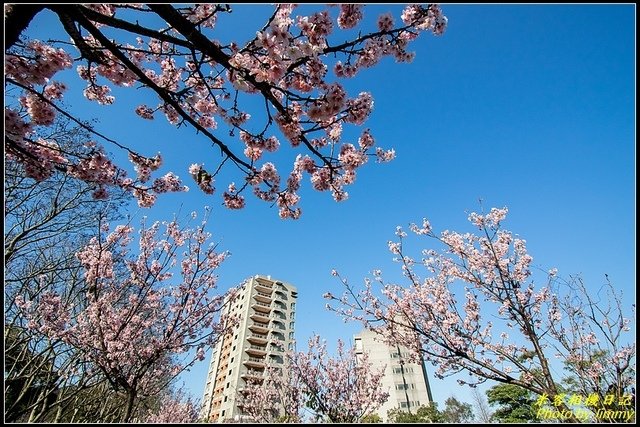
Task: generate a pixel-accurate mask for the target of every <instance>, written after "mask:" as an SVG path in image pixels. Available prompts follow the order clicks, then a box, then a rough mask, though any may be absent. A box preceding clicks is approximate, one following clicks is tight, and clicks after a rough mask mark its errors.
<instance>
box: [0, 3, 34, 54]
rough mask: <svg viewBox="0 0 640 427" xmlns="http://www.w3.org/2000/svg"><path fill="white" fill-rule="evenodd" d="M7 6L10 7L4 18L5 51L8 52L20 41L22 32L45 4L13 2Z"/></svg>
mask: <svg viewBox="0 0 640 427" xmlns="http://www.w3.org/2000/svg"><path fill="white" fill-rule="evenodd" d="M5 8H10V9H9V10H8V12H7V14H6V16H5V18H4V51H5V52H6V51H7V50H9V49H11V48H12V47H13V45H14V44H16V43H17V42H18V40H19V39H20V34H22V32H23V31H24V30H26V29H27V27H28V26H29V24H30V23H31V20H32V19H33V17H34V16H36V15H37V14H38V13H39V12H40V11H41V10H42V9H44V5H40V4H13V5H10V6H5ZM5 10H6V9H5Z"/></svg>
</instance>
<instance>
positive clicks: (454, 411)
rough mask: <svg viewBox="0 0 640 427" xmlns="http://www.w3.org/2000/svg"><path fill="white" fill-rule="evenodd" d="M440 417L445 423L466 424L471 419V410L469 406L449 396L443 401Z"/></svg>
mask: <svg viewBox="0 0 640 427" xmlns="http://www.w3.org/2000/svg"><path fill="white" fill-rule="evenodd" d="M442 417H443V418H444V422H445V423H455V424H460V423H467V422H470V421H471V420H472V419H473V409H472V408H471V405H470V404H468V403H465V402H460V401H459V400H458V399H456V398H455V397H453V396H451V397H449V398H447V400H445V401H444V410H443V411H442Z"/></svg>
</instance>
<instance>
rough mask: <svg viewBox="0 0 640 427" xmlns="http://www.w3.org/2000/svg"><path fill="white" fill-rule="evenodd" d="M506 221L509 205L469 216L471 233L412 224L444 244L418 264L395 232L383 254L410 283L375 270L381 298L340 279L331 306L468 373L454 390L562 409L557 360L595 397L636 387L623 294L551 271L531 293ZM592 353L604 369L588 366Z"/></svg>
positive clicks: (519, 242)
mask: <svg viewBox="0 0 640 427" xmlns="http://www.w3.org/2000/svg"><path fill="white" fill-rule="evenodd" d="M506 215H507V209H506V208H503V209H497V208H493V209H491V211H490V212H489V213H487V214H478V213H471V214H470V215H469V221H470V222H471V224H472V225H473V226H475V227H476V228H477V229H478V230H479V231H480V233H479V234H478V235H476V234H473V233H464V234H462V233H458V232H455V231H444V232H442V233H441V234H440V235H439V236H438V235H436V234H435V233H434V232H433V231H432V228H431V224H430V223H429V222H428V221H427V220H426V219H425V220H424V221H423V224H422V226H418V225H415V224H412V225H411V226H410V229H411V231H412V232H413V233H414V234H415V235H418V236H424V237H427V238H431V239H434V240H435V241H437V242H439V243H440V244H442V246H443V249H442V250H441V251H437V250H434V249H426V250H424V251H422V253H421V255H422V258H421V259H420V260H419V261H416V260H414V258H412V257H410V256H409V255H408V254H406V253H405V251H404V249H403V241H404V239H405V238H406V237H407V234H406V233H405V232H404V231H403V230H402V228H401V227H398V229H397V232H396V234H397V235H398V237H399V239H400V240H399V241H398V242H389V250H390V251H391V252H392V253H393V254H394V255H395V256H396V258H395V259H396V260H397V261H398V262H399V263H400V264H401V265H402V271H403V274H404V276H405V277H406V279H407V280H408V282H409V285H408V286H402V285H398V284H387V283H385V282H384V280H383V278H382V274H381V272H380V271H379V270H376V271H374V280H375V281H376V282H377V283H379V284H380V285H381V287H382V295H381V296H378V295H377V293H376V292H374V290H373V288H372V281H371V280H369V279H367V281H366V288H365V289H364V290H358V289H355V288H353V287H352V286H350V285H349V283H348V282H347V281H346V280H345V279H343V280H342V282H343V284H344V286H345V287H346V288H347V292H346V293H345V294H344V296H343V297H342V298H338V297H334V296H333V295H331V294H328V295H327V297H328V298H329V299H333V300H336V301H339V302H340V305H339V306H337V307H336V306H334V307H331V308H332V309H333V310H335V311H337V312H338V313H341V314H342V315H343V316H345V317H346V318H347V319H356V320H359V321H362V322H363V323H364V325H365V326H366V327H368V328H370V329H372V330H375V331H377V332H378V333H380V334H382V335H383V336H384V337H385V338H386V340H387V342H389V343H391V344H393V345H403V346H406V347H407V348H409V349H411V350H413V353H414V357H416V358H417V357H418V356H419V355H421V356H422V357H424V358H425V360H428V361H431V362H432V363H433V364H435V365H437V366H438V369H437V371H436V375H437V376H439V377H442V376H445V375H450V374H454V373H458V372H462V371H466V372H467V373H469V374H470V376H469V379H468V380H458V381H459V382H460V383H461V384H465V383H468V384H471V385H476V384H479V383H482V382H484V381H486V380H494V381H498V382H500V383H504V384H510V385H514V386H518V387H521V388H523V389H525V390H527V391H529V392H532V393H534V394H536V395H539V396H541V397H545V398H548V399H553V400H554V402H555V399H556V398H558V399H559V401H558V406H559V408H560V409H563V410H567V411H569V406H568V402H567V401H566V400H564V398H565V397H566V396H564V394H563V393H562V390H561V389H560V388H559V386H558V385H559V384H560V383H561V380H562V378H563V376H562V374H559V373H558V371H554V370H552V368H551V366H552V363H553V361H554V360H556V359H558V358H559V359H560V360H561V361H567V362H569V363H570V367H571V369H572V370H573V371H574V372H575V374H576V375H577V376H578V377H580V378H581V379H584V381H585V382H589V383H593V382H594V381H595V382H601V383H602V384H603V385H601V386H599V387H600V388H599V390H607V389H609V387H604V388H603V386H604V385H606V384H609V385H610V386H611V385H613V386H615V387H617V388H616V390H623V389H625V388H626V387H629V386H630V385H631V384H633V383H635V339H634V338H633V337H626V336H625V334H626V333H627V332H629V331H630V322H631V319H630V318H629V317H627V316H626V315H625V309H624V307H623V304H622V299H621V295H620V294H619V293H617V292H615V291H614V289H613V287H612V285H611V284H610V283H609V282H607V283H606V284H605V286H604V287H603V289H601V291H600V292H598V293H595V292H589V291H588V290H587V289H586V287H585V286H584V285H583V284H582V282H581V281H580V280H579V279H577V278H571V279H569V280H562V279H560V278H558V276H557V270H556V269H552V270H550V271H549V272H548V274H546V286H543V287H542V288H539V289H537V290H536V288H535V286H534V284H533V277H532V273H531V269H530V266H531V263H532V260H533V258H532V256H531V255H529V253H528V252H527V248H526V242H525V240H523V239H522V238H520V237H517V236H514V235H513V233H511V232H509V231H507V230H503V229H502V227H501V224H502V222H503V221H504V219H505V217H506ZM420 268H423V269H424V270H425V271H426V273H427V276H426V277H424V278H422V277H421V276H420V272H419V269H420ZM335 274H336V275H337V272H336V273H335ZM461 294H463V295H464V298H460V295H461ZM591 295H599V298H600V299H596V298H594V297H592V296H591ZM605 297H608V298H605ZM516 343H517V344H516ZM596 355H598V358H602V359H601V360H602V362H599V361H598V362H599V363H592V362H594V361H595V359H594V357H595V356H596ZM601 398H604V396H601ZM590 408H591V409H592V410H594V411H595V410H596V408H595V407H590Z"/></svg>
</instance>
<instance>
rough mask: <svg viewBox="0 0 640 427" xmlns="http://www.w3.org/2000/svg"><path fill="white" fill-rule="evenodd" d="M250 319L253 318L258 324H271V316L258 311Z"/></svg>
mask: <svg viewBox="0 0 640 427" xmlns="http://www.w3.org/2000/svg"><path fill="white" fill-rule="evenodd" d="M249 317H251V319H252V320H255V321H256V322H260V323H269V316H268V315H266V314H264V313H260V312H258V311H256V312H255V313H252V314H251V315H250V316H249Z"/></svg>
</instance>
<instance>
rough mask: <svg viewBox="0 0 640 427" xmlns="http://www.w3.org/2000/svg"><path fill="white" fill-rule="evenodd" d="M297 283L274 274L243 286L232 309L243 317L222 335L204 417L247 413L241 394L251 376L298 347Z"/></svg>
mask: <svg viewBox="0 0 640 427" xmlns="http://www.w3.org/2000/svg"><path fill="white" fill-rule="evenodd" d="M297 297H298V293H297V290H296V288H295V287H294V286H293V285H291V284H289V283H285V282H282V281H280V280H274V279H272V278H271V276H254V277H251V278H249V279H247V280H246V281H245V282H244V283H243V284H242V285H241V286H240V288H239V292H238V293H237V296H236V298H235V300H234V301H233V302H232V303H231V304H229V305H227V309H226V310H227V313H228V314H231V315H235V316H238V317H239V318H240V322H239V325H238V326H237V327H236V328H235V329H234V330H233V331H232V333H230V334H227V335H225V336H223V337H221V338H220V339H219V340H218V342H217V343H216V345H215V346H214V348H213V355H212V357H211V363H210V365H209V372H208V374H207V384H206V386H205V390H204V398H203V408H202V414H201V415H202V417H201V418H202V419H204V420H205V421H207V422H223V421H224V420H241V419H243V415H244V414H243V412H242V407H241V406H242V405H241V398H240V394H239V393H241V392H242V389H243V387H244V385H245V380H247V379H249V378H261V376H262V375H263V373H264V369H265V367H266V366H267V365H271V366H278V365H284V363H285V360H284V353H285V351H287V350H292V349H293V345H294V344H293V342H294V330H295V324H294V322H295V312H296V299H297Z"/></svg>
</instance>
